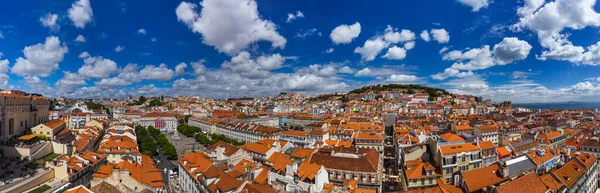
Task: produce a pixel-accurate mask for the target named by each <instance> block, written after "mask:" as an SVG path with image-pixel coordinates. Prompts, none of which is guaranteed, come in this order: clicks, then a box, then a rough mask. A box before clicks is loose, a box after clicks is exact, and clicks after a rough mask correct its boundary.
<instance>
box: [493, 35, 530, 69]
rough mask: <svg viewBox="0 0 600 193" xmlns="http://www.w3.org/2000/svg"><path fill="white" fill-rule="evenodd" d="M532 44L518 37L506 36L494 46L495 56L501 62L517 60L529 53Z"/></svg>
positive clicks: (506, 62)
mask: <svg viewBox="0 0 600 193" xmlns="http://www.w3.org/2000/svg"><path fill="white" fill-rule="evenodd" d="M530 50H531V45H529V43H527V42H526V41H523V40H519V39H517V38H516V37H510V38H504V39H503V40H502V42H500V43H498V44H496V45H495V46H494V56H495V57H496V59H497V60H498V63H499V64H508V63H512V62H513V61H516V60H523V59H525V58H527V56H528V55H529V51H530Z"/></svg>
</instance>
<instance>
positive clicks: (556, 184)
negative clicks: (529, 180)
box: [540, 173, 565, 191]
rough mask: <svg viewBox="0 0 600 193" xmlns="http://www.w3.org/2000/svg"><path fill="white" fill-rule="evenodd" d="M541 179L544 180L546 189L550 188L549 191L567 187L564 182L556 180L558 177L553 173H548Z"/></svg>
mask: <svg viewBox="0 0 600 193" xmlns="http://www.w3.org/2000/svg"><path fill="white" fill-rule="evenodd" d="M540 179H541V180H542V182H543V183H544V185H546V187H548V189H550V190H554V191H557V190H560V189H561V188H562V187H564V186H565V185H564V184H563V183H562V182H560V181H559V180H558V179H556V177H554V176H553V175H552V174H551V173H546V174H544V175H542V176H540Z"/></svg>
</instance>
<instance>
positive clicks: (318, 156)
mask: <svg viewBox="0 0 600 193" xmlns="http://www.w3.org/2000/svg"><path fill="white" fill-rule="evenodd" d="M307 160H308V161H307V162H308V163H313V164H317V165H322V166H324V167H325V169H326V170H327V171H328V173H329V182H330V183H331V184H336V185H342V184H343V183H344V181H348V180H355V181H357V182H358V183H357V184H358V187H360V188H365V189H372V190H378V191H380V190H381V184H382V177H383V176H382V173H383V172H382V171H383V160H382V159H381V158H380V156H379V153H378V152H376V151H375V150H373V149H365V148H321V149H319V151H318V152H316V153H314V154H313V155H312V156H311V157H310V158H308V159H307Z"/></svg>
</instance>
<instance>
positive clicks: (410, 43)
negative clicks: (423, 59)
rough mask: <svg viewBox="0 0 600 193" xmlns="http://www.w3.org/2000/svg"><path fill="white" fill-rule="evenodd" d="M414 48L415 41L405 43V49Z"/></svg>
mask: <svg viewBox="0 0 600 193" xmlns="http://www.w3.org/2000/svg"><path fill="white" fill-rule="evenodd" d="M413 48H415V42H414V41H410V42H406V43H404V49H405V50H412V49H413Z"/></svg>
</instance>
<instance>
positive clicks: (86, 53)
mask: <svg viewBox="0 0 600 193" xmlns="http://www.w3.org/2000/svg"><path fill="white" fill-rule="evenodd" d="M87 57H90V53H88V52H81V54H79V58H87Z"/></svg>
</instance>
